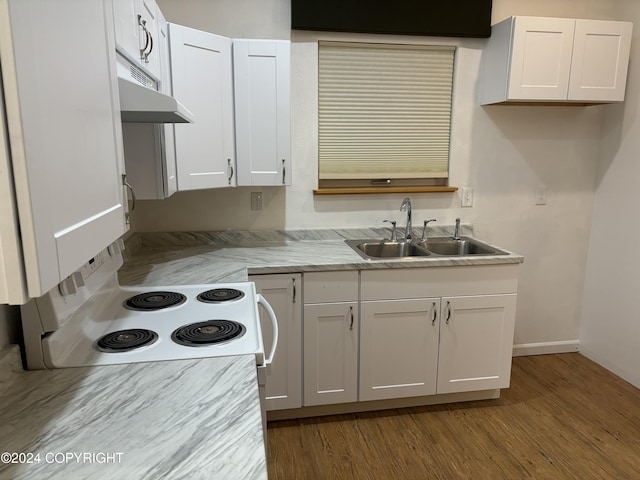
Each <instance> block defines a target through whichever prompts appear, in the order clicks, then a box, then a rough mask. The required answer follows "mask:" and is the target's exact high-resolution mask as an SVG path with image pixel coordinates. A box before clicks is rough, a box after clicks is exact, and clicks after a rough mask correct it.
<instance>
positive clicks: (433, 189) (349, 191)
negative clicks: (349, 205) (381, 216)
mask: <svg viewBox="0 0 640 480" xmlns="http://www.w3.org/2000/svg"><path fill="white" fill-rule="evenodd" d="M457 190H458V187H446V186H430V187H329V188H327V187H325V188H317V189H315V190H314V191H313V194H314V195H357V194H379V193H451V192H455V191H457Z"/></svg>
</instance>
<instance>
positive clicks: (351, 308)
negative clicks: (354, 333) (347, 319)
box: [349, 306, 353, 330]
mask: <svg viewBox="0 0 640 480" xmlns="http://www.w3.org/2000/svg"><path fill="white" fill-rule="evenodd" d="M349 314H350V315H351V323H350V324H349V330H353V307H352V306H349Z"/></svg>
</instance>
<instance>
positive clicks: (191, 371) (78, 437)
mask: <svg viewBox="0 0 640 480" xmlns="http://www.w3.org/2000/svg"><path fill="white" fill-rule="evenodd" d="M0 405H2V408H0V455H1V456H2V458H0V479H12V480H17V479H25V480H26V479H29V480H31V479H36V478H42V479H44V478H46V479H51V480H57V479H65V480H66V479H80V478H90V479H117V480H120V479H125V478H126V479H140V480H142V479H158V478H170V479H172V480H178V479H189V480H197V479H208V480H212V479H215V480H234V479H237V480H247V479H256V480H258V479H266V478H267V469H266V456H265V445H264V440H263V435H262V419H261V414H260V403H259V397H258V384H257V380H256V367H255V358H254V357H253V356H252V355H243V356H236V357H220V358H213V359H199V360H179V361H168V362H155V363H137V364H128V365H112V366H101V367H89V368H68V369H59V370H47V371H44V370H42V371H28V372H22V371H21V367H20V361H19V353H18V351H17V346H15V347H13V349H10V351H9V353H7V349H4V350H2V351H0ZM3 452H6V453H3ZM7 453H9V454H12V453H15V455H9V457H7ZM19 454H22V455H19ZM13 461H15V463H13Z"/></svg>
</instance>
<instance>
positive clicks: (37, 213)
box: [0, 0, 126, 297]
mask: <svg viewBox="0 0 640 480" xmlns="http://www.w3.org/2000/svg"><path fill="white" fill-rule="evenodd" d="M2 13H3V15H0V18H3V22H10V29H9V28H8V27H9V25H3V26H2V28H0V31H3V32H4V33H3V35H2V36H1V37H0V54H1V55H2V77H3V89H4V96H5V102H6V105H5V108H6V114H7V129H8V132H9V138H10V143H11V145H10V155H11V160H12V165H13V173H14V182H15V190H16V197H17V203H18V213H19V218H20V229H21V237H22V247H23V255H24V263H25V270H26V278H27V285H28V292H29V296H31V297H37V296H40V295H42V294H44V293H46V292H47V291H48V290H50V289H51V288H53V287H54V286H56V284H57V283H59V282H60V280H61V279H64V278H65V277H66V276H68V275H70V274H71V273H73V272H74V271H75V270H76V269H78V268H80V267H81V266H82V265H83V264H84V263H86V262H87V261H88V260H89V259H91V257H93V256H94V255H95V254H96V253H97V252H99V251H100V250H102V249H103V248H105V247H106V246H107V245H109V244H110V243H111V242H113V241H114V240H115V239H117V238H118V237H119V236H121V235H122V234H123V233H124V231H125V229H126V227H125V224H124V205H123V189H122V178H121V173H122V165H123V158H122V143H121V138H122V134H121V123H120V118H119V117H120V115H119V100H118V91H117V83H116V77H115V41H114V33H113V23H112V17H111V14H112V10H111V5H110V4H108V8H107V6H106V5H105V3H104V2H96V1H92V2H50V1H46V0H39V1H37V0H28V1H25V0H19V1H13V2H10V3H9V9H8V11H7V12H6V13H7V15H4V13H5V12H2ZM78 18H84V19H93V20H92V21H91V22H88V21H78ZM52 25H55V35H51V34H50V32H51V28H52ZM7 32H11V33H12V36H11V37H10V36H9V35H7ZM79 39H82V41H79ZM34 55H37V56H36V57H34ZM79 62H81V64H82V74H81V75H79V74H77V72H78V65H79Z"/></svg>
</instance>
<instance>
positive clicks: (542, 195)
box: [536, 185, 549, 205]
mask: <svg viewBox="0 0 640 480" xmlns="http://www.w3.org/2000/svg"><path fill="white" fill-rule="evenodd" d="M548 196H549V189H548V188H547V186H546V185H538V186H537V187H536V205H546V204H547V197H548Z"/></svg>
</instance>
